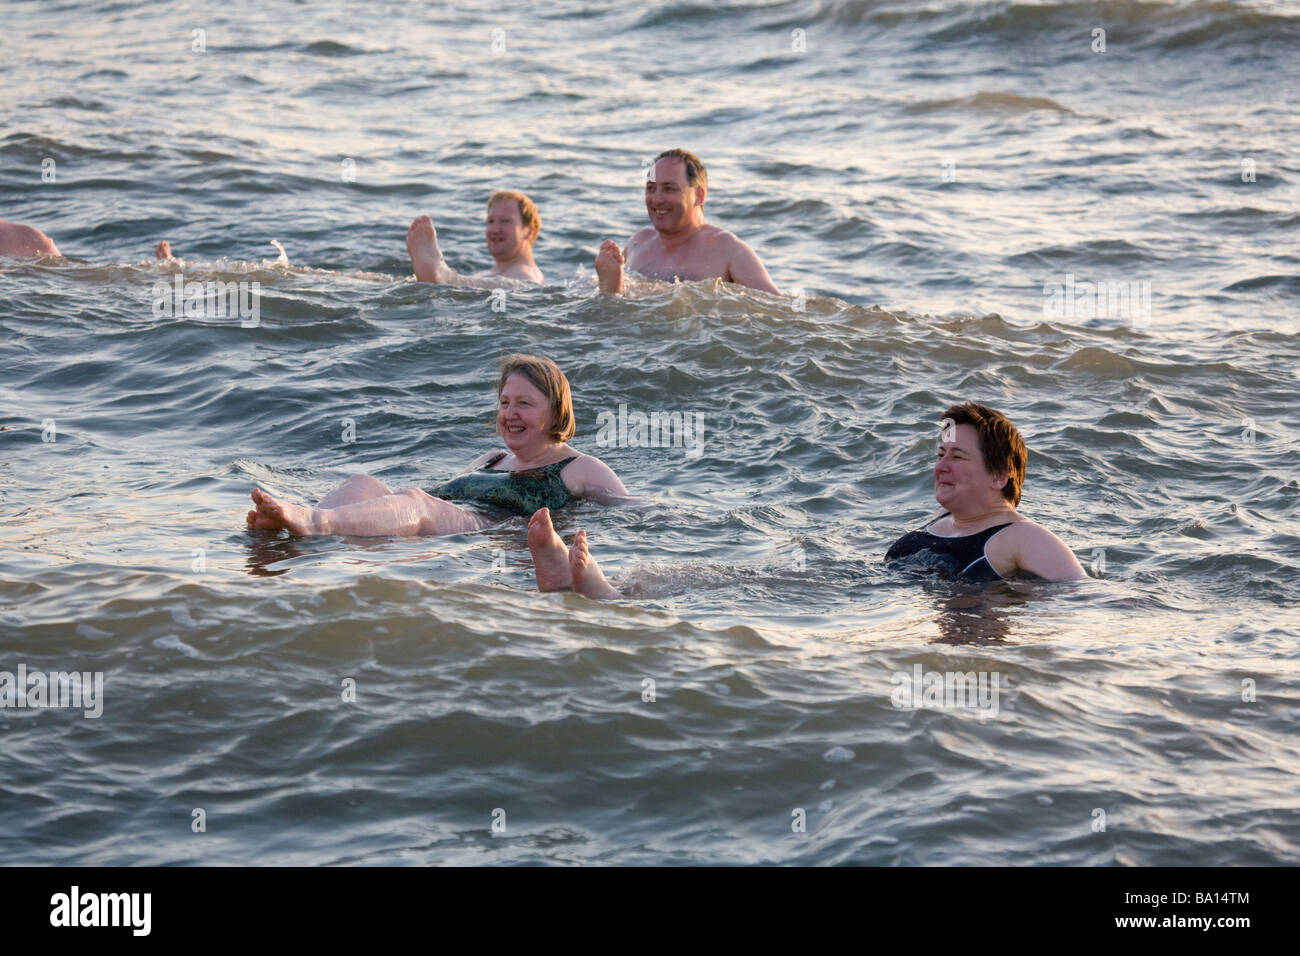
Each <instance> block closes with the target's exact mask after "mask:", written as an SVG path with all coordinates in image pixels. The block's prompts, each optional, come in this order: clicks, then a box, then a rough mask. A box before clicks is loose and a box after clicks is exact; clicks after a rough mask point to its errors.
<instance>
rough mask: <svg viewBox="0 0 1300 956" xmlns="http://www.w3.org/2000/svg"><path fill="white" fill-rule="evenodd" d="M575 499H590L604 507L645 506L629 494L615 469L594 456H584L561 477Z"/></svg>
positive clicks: (640, 499) (643, 501)
mask: <svg viewBox="0 0 1300 956" xmlns="http://www.w3.org/2000/svg"><path fill="white" fill-rule="evenodd" d="M560 477H561V478H563V479H564V484H565V485H566V486H567V487H568V489H569V492H570V494H572V495H573V496H574V497H575V498H590V499H592V500H593V501H598V502H600V503H601V504H603V505H628V504H632V505H635V504H645V503H646V501H645V499H643V498H634V497H632V496H631V495H629V494H628V491H627V489H626V488H624V487H623V482H621V481H620V480H619V478H618V475H616V474H614V469H612V468H610V467H609V465H607V464H605V463H604V462H603V461H601V460H600V459H599V458H596V457H595V456H594V455H582V456H580V457H579V458H578V460H577V461H575V462H573V463H571V464H570V465H569V466H568V467H566V468H565V469H564V471H563V472H562V473H561V475H560Z"/></svg>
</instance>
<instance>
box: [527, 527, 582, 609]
mask: <svg viewBox="0 0 1300 956" xmlns="http://www.w3.org/2000/svg"><path fill="white" fill-rule="evenodd" d="M528 550H529V551H531V552H532V553H533V571H534V572H536V574H537V590H539V591H567V590H568V589H569V588H571V587H573V577H572V575H571V574H570V572H569V555H568V549H567V548H565V546H564V539H562V538H561V537H560V536H559V535H558V534H556V533H555V525H553V524H552V523H551V512H550V510H549V509H547V508H538V509H537V510H536V511H534V512H533V516H532V517H531V518H530V519H528Z"/></svg>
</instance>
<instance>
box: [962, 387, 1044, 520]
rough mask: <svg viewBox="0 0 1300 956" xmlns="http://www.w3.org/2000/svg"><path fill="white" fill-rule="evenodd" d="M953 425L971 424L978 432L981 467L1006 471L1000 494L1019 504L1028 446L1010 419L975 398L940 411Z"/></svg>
mask: <svg viewBox="0 0 1300 956" xmlns="http://www.w3.org/2000/svg"><path fill="white" fill-rule="evenodd" d="M943 417H944V418H950V419H952V421H953V424H954V425H970V426H971V427H972V428H974V429H975V431H976V432H977V433H978V434H979V438H980V457H981V458H983V459H984V468H985V469H986V470H987V471H989V472H991V473H992V474H995V475H1002V474H1005V475H1006V476H1007V483H1006V484H1005V485H1003V486H1002V497H1003V498H1006V499H1007V500H1008V501H1010V502H1011V506H1012V507H1015V506H1016V505H1018V504H1020V489H1021V488H1022V487H1023V486H1024V484H1025V465H1026V463H1027V462H1028V460H1029V449H1028V448H1026V447H1025V440H1024V439H1023V438H1021V437H1020V432H1019V430H1018V429H1017V428H1016V426H1015V425H1013V424H1012V423H1011V419H1009V418H1007V416H1005V415H1003V414H1002V413H1001V412H998V411H994V410H993V409H991V408H989V407H988V406H987V405H980V404H979V403H978V402H964V403H962V404H961V405H953V406H952V407H951V408H949V409H948V410H947V411H946V412H944V413H943Z"/></svg>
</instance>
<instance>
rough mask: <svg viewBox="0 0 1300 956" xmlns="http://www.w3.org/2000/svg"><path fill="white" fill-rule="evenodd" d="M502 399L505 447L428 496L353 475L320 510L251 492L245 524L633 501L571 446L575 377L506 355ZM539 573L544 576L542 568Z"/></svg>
mask: <svg viewBox="0 0 1300 956" xmlns="http://www.w3.org/2000/svg"><path fill="white" fill-rule="evenodd" d="M497 399H498V400H497V430H498V431H499V432H500V433H501V436H502V438H503V439H504V440H505V444H506V451H504V452H500V451H498V452H488V453H487V454H485V455H482V456H480V457H478V458H476V459H475V460H474V461H472V462H470V463H469V465H468V466H467V467H466V469H465V471H464V472H462V473H461V474H460V475H459V476H458V477H456V478H453V479H452V480H451V481H449V482H446V483H445V484H443V485H440V486H438V487H437V488H434V489H432V491H430V492H425V491H421V490H420V489H419V488H407V489H405V490H404V491H398V492H393V491H392V490H391V489H390V488H389V487H388V486H387V485H385V484H384V483H383V482H382V481H380V480H379V479H378V478H372V477H371V476H369V475H352V476H351V477H349V478H348V480H347V481H345V482H343V484H342V485H340V486H339V487H338V488H336V489H334V490H333V491H331V492H330V493H329V494H328V495H326V496H325V497H324V498H322V499H321V500H320V502H319V503H318V504H317V505H316V507H314V508H310V507H307V506H305V505H295V504H290V503H289V502H287V501H282V500H280V499H278V498H273V497H272V496H271V495H269V494H267V493H266V492H264V491H262V490H261V489H260V488H254V489H253V493H252V494H253V503H254V504H255V505H256V507H255V508H254V509H253V510H252V511H250V512H248V518H247V523H248V528H249V530H250V531H262V530H265V531H278V530H281V529H283V530H286V531H288V532H290V533H291V534H295V535H302V536H307V535H325V534H344V535H358V536H368V535H372V536H388V535H393V536H411V535H438V534H458V533H460V532H463V531H477V530H479V529H480V528H485V527H487V526H488V525H490V524H495V523H496V522H498V521H501V520H502V519H503V518H505V517H508V516H509V515H511V514H516V515H524V516H528V515H531V514H532V513H533V512H535V511H537V510H538V509H540V508H560V507H563V506H564V505H566V504H568V503H570V502H571V501H573V499H575V498H594V499H596V500H597V501H603V502H607V503H614V502H617V501H620V500H625V499H627V497H628V494H627V489H626V488H624V487H623V483H622V482H621V481H619V480H618V476H617V475H615V474H614V472H613V471H612V470H610V468H609V466H608V465H606V464H605V463H604V462H603V461H601V460H600V459H599V458H595V457H593V456H591V455H584V454H582V453H581V452H578V451H576V450H574V449H573V448H571V447H569V445H568V444H567V442H568V440H569V439H570V438H572V437H573V432H574V416H573V399H572V397H571V395H570V392H569V380H568V379H566V378H565V377H564V373H563V372H561V371H560V369H559V368H558V367H557V366H556V364H555V363H554V362H552V361H551V360H550V359H546V358H540V357H538V356H535V355H509V356H507V357H506V358H505V359H503V360H502V363H501V378H500V380H499V381H498V383H497ZM454 501H459V502H463V504H453V502H454ZM548 518H549V514H548ZM547 523H548V524H549V521H548V522H547ZM552 533H554V532H552ZM530 537H531V532H530ZM546 564H547V562H545V561H544V562H543V565H546ZM568 568H569V562H568V556H567V549H566V553H565V557H564V560H563V563H562V565H560V564H556V565H555V566H554V568H552V569H550V570H551V571H552V572H553V573H552V574H551V576H550V577H548V583H554V584H555V585H556V586H559V587H564V586H568V585H567V582H566V581H564V580H562V579H564V578H566V577H567V575H568ZM539 571H540V573H541V574H543V575H545V574H546V573H547V569H546V568H543V569H539ZM556 575H558V576H559V577H558V578H556Z"/></svg>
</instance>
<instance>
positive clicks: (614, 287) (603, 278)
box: [596, 239, 624, 292]
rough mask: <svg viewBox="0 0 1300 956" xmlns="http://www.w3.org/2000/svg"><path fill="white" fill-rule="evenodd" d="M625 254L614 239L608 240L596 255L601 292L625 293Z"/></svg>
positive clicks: (597, 275)
mask: <svg viewBox="0 0 1300 956" xmlns="http://www.w3.org/2000/svg"><path fill="white" fill-rule="evenodd" d="M623 261H624V260H623V252H622V250H620V249H619V248H618V243H617V242H615V241H614V240H613V239H606V240H605V241H604V242H602V243H601V244H600V252H598V253H596V279H597V281H598V282H599V283H600V291H601V292H622V291H623Z"/></svg>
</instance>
